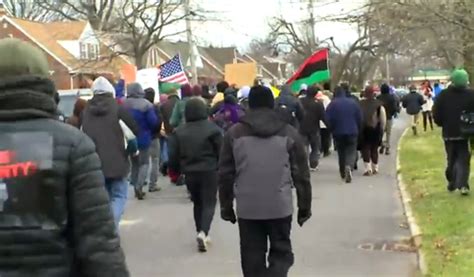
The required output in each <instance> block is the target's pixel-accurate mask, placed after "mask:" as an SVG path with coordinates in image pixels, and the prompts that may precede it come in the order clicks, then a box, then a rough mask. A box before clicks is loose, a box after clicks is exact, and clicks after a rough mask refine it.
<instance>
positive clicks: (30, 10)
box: [3, 0, 59, 22]
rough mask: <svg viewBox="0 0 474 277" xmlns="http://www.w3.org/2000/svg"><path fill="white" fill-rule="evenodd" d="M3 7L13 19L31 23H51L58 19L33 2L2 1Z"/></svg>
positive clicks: (21, 0) (55, 15)
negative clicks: (16, 18) (25, 20)
mask: <svg viewBox="0 0 474 277" xmlns="http://www.w3.org/2000/svg"><path fill="white" fill-rule="evenodd" d="M3 5H4V7H5V8H6V10H7V11H8V12H9V13H10V14H11V15H12V16H14V17H18V18H23V19H28V20H33V21H42V22H43V21H52V20H57V19H58V18H59V17H58V16H57V14H55V13H54V12H52V11H51V10H48V9H44V8H42V7H38V5H36V3H35V2H34V1H26V0H4V1H3Z"/></svg>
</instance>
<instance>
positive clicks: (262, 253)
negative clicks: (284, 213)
mask: <svg viewBox="0 0 474 277" xmlns="http://www.w3.org/2000/svg"><path fill="white" fill-rule="evenodd" d="M291 219H292V217H291V216H289V217H285V218H279V219H270V220H249V219H242V218H239V230H240V257H241V262H242V271H243V273H244V277H286V276H287V275H288V271H289V270H290V267H291V266H292V265H293V263H294V256H293V252H292V250H291V240H290V233H291ZM268 242H270V247H268ZM268 249H270V253H269V254H268V265H269V266H268V267H267V251H268Z"/></svg>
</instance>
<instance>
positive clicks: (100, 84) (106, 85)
mask: <svg viewBox="0 0 474 277" xmlns="http://www.w3.org/2000/svg"><path fill="white" fill-rule="evenodd" d="M91 89H92V93H94V95H97V94H108V93H110V94H112V95H114V96H115V88H114V86H112V84H111V83H110V82H109V81H108V80H107V79H106V78H105V77H102V76H100V77H98V78H97V79H95V80H94V82H93V83H92V88H91Z"/></svg>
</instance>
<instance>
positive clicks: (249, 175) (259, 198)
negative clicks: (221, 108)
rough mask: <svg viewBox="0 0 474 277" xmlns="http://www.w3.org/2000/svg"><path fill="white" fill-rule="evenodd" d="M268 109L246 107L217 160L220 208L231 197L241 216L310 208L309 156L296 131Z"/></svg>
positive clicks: (271, 216)
mask: <svg viewBox="0 0 474 277" xmlns="http://www.w3.org/2000/svg"><path fill="white" fill-rule="evenodd" d="M278 117H279V116H278V114H277V113H276V112H275V111H274V110H271V109H266V108H263V109H257V110H250V111H249V112H248V113H247V114H246V115H245V116H244V117H243V118H242V119H241V122H240V123H238V124H236V125H234V126H233V127H232V128H230V129H229V131H228V132H227V133H226V134H225V136H224V144H223V146H222V151H221V157H220V160H219V198H220V203H221V207H222V208H223V209H230V208H232V206H233V200H234V198H235V199H236V203H237V214H238V217H239V218H243V219H259V220H260V219H276V218H283V217H287V216H290V215H291V214H293V194H292V189H291V188H292V186H294V187H295V188H296V195H297V197H298V205H297V206H298V208H299V209H300V210H311V181H310V174H309V165H308V157H307V154H306V149H305V146H304V143H303V141H302V138H301V136H300V135H299V134H298V132H297V130H296V129H295V128H293V127H292V126H290V125H289V124H286V123H285V122H283V121H281V120H278Z"/></svg>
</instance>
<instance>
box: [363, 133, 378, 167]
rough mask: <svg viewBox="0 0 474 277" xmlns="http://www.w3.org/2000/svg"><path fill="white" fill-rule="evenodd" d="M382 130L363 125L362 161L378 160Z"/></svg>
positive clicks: (376, 161)
mask: <svg viewBox="0 0 474 277" xmlns="http://www.w3.org/2000/svg"><path fill="white" fill-rule="evenodd" d="M382 136H383V130H381V129H378V128H371V127H365V128H363V130H362V136H361V142H360V144H361V152H362V159H363V160H364V163H370V162H372V163H374V164H377V163H378V162H379V151H378V150H379V149H378V148H379V146H380V145H381V144H382Z"/></svg>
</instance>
